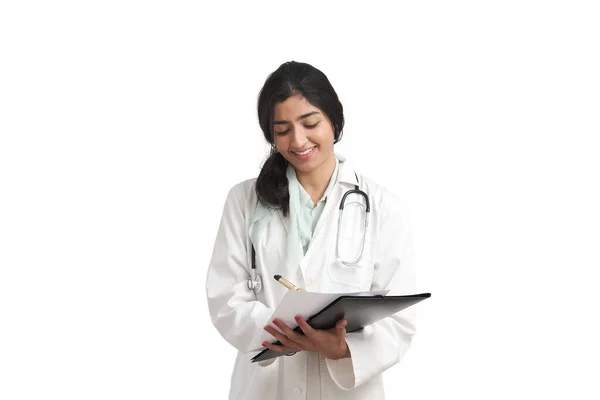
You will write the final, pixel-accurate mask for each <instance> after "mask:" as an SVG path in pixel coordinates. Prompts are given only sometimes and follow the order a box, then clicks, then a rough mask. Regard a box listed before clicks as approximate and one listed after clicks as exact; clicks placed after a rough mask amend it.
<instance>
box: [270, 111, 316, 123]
mask: <svg viewBox="0 0 600 400" xmlns="http://www.w3.org/2000/svg"><path fill="white" fill-rule="evenodd" d="M315 114H319V112H318V111H312V112H309V113H307V114H302V115H301V116H299V117H298V118H296V121H300V120H301V119H304V118H308V117H310V116H311V115H315ZM289 123H290V121H285V120H283V121H273V125H284V124H289Z"/></svg>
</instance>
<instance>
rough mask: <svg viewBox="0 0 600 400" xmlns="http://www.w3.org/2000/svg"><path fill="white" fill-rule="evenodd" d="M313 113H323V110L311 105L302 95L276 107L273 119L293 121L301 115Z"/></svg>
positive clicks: (289, 98)
mask: <svg viewBox="0 0 600 400" xmlns="http://www.w3.org/2000/svg"><path fill="white" fill-rule="evenodd" d="M313 111H318V112H321V110H319V109H318V108H317V107H315V106H313V105H312V104H310V103H309V102H308V100H306V99H305V98H304V97H302V96H300V95H294V96H291V97H288V98H287V99H286V100H285V101H283V102H281V103H277V104H276V105H275V109H274V110H273V114H274V115H273V117H274V118H273V119H274V120H287V121H292V120H295V119H296V118H297V117H299V116H301V115H304V114H307V113H310V112H313Z"/></svg>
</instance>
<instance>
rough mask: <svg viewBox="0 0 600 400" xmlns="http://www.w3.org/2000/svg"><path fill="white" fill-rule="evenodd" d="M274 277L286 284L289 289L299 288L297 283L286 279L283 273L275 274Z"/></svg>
mask: <svg viewBox="0 0 600 400" xmlns="http://www.w3.org/2000/svg"><path fill="white" fill-rule="evenodd" d="M273 278H275V280H276V281H277V282H279V283H281V284H282V285H283V286H285V287H286V288H288V289H289V290H298V288H297V287H296V285H294V284H293V283H292V282H290V281H288V280H287V279H285V278H284V277H283V276H281V275H275V276H273Z"/></svg>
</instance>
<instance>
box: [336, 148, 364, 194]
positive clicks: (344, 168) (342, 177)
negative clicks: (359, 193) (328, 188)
mask: <svg viewBox="0 0 600 400" xmlns="http://www.w3.org/2000/svg"><path fill="white" fill-rule="evenodd" d="M335 156H336V157H337V159H338V161H339V162H340V167H339V168H340V169H339V171H338V182H339V183H348V184H350V185H352V186H359V185H358V181H357V180H356V175H355V173H354V168H352V166H351V165H350V163H349V162H348V161H346V157H344V156H343V155H341V154H338V153H336V154H335Z"/></svg>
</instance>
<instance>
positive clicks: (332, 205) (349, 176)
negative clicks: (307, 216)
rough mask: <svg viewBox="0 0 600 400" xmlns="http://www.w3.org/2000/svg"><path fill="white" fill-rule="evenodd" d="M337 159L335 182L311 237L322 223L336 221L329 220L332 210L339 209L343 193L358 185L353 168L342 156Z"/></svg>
mask: <svg viewBox="0 0 600 400" xmlns="http://www.w3.org/2000/svg"><path fill="white" fill-rule="evenodd" d="M338 159H339V160H340V167H339V168H340V169H339V171H338V178H337V183H336V184H335V186H334V187H333V190H331V193H329V196H328V197H327V202H326V203H325V207H324V208H323V213H322V214H321V217H319V221H318V222H317V226H316V227H315V231H314V233H313V238H315V237H316V236H317V234H318V233H319V231H320V230H321V229H322V226H323V224H326V223H336V221H331V222H329V215H330V214H331V212H332V211H333V210H339V207H340V201H341V200H342V197H343V196H344V193H346V191H348V190H350V189H354V186H356V185H358V181H357V180H356V175H355V174H354V169H353V168H352V167H351V166H350V164H348V162H347V161H346V160H345V159H344V158H343V157H342V156H340V157H338ZM309 251H310V246H309Z"/></svg>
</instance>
